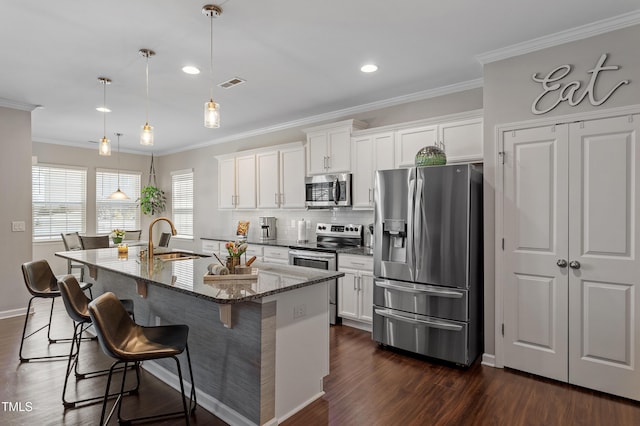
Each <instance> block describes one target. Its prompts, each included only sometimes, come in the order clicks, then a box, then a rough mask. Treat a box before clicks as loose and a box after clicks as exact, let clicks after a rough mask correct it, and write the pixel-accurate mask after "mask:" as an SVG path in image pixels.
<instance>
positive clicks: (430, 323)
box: [375, 309, 462, 331]
mask: <svg viewBox="0 0 640 426" xmlns="http://www.w3.org/2000/svg"><path fill="white" fill-rule="evenodd" d="M375 313H376V314H378V315H380V316H381V317H385V318H391V319H396V320H399V321H404V322H408V323H409V324H414V325H420V326H424V327H431V328H439V329H441V330H450V331H461V330H462V326H461V325H458V324H451V323H448V322H443V321H435V320H420V319H414V318H407V317H405V316H402V315H396V314H394V313H393V312H392V311H391V310H389V309H375Z"/></svg>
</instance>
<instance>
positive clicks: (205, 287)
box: [56, 247, 344, 425]
mask: <svg viewBox="0 0 640 426" xmlns="http://www.w3.org/2000/svg"><path fill="white" fill-rule="evenodd" d="M141 250H142V248H141V247H130V248H129V252H128V253H126V254H119V253H118V250H117V248H108V249H97V250H84V251H67V252H60V253H56V255H57V256H60V257H62V258H65V259H70V260H72V261H74V262H79V263H82V264H84V265H86V266H87V268H88V269H89V274H88V275H89V276H90V277H91V279H92V280H93V282H94V290H93V293H94V296H97V295H99V294H101V293H103V292H106V291H112V292H113V293H115V294H116V295H117V296H118V297H120V298H132V299H134V303H135V316H136V322H137V323H139V324H141V325H159V324H187V325H188V326H189V349H190V352H191V360H192V364H193V370H194V377H195V380H196V383H195V386H196V389H197V395H198V403H199V404H200V405H201V406H203V407H205V408H206V409H207V410H209V411H211V412H212V413H214V414H216V415H217V416H218V417H220V418H221V419H222V420H224V421H226V422H228V423H230V424H234V425H235V424H246V425H255V424H260V425H263V424H278V423H279V422H281V421H283V420H284V419H286V418H287V417H289V416H290V415H292V414H293V413H295V412H297V411H298V410H300V409H301V408H303V407H304V406H306V405H307V404H309V403H310V402H312V401H313V400H315V399H317V398H318V397H320V396H322V394H323V385H322V379H323V377H324V376H326V375H327V374H328V373H329V319H328V317H329V314H328V310H329V306H328V286H327V283H328V281H330V280H333V279H335V278H338V277H341V276H343V275H344V274H343V273H341V272H336V271H324V270H319V269H311V268H301V267H296V266H287V265H274V264H265V263H258V262H255V263H254V264H253V265H252V266H253V267H254V268H255V270H254V272H256V275H255V276H254V278H253V279H247V280H231V279H223V278H222V277H218V278H215V281H209V280H206V281H205V274H206V272H207V266H208V265H209V264H210V263H213V262H216V260H215V259H214V258H212V257H199V258H198V257H197V256H193V257H192V256H189V254H186V255H184V257H183V258H181V259H179V260H160V259H159V257H163V256H162V255H163V254H166V252H167V251H169V250H164V251H160V250H158V251H157V252H156V253H155V254H156V255H159V256H157V257H158V258H156V259H155V260H154V261H152V262H150V261H148V260H147V259H146V258H140V257H139V253H140V251H141ZM164 257H165V258H171V256H164ZM144 368H145V369H146V370H148V371H149V372H151V373H152V374H154V375H156V376H157V377H159V378H160V379H162V380H163V381H165V382H167V383H168V384H170V385H171V386H173V387H174V388H178V386H179V385H178V381H177V374H176V372H175V367H174V366H173V365H172V364H171V363H169V362H163V361H157V362H146V363H145V364H144Z"/></svg>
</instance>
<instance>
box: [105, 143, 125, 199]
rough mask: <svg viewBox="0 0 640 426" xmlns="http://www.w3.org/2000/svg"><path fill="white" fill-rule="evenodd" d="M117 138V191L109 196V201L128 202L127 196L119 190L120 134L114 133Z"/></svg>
mask: <svg viewBox="0 0 640 426" xmlns="http://www.w3.org/2000/svg"><path fill="white" fill-rule="evenodd" d="M116 136H118V189H117V190H116V191H115V192H113V193H112V194H111V195H109V199H110V200H128V199H129V196H128V195H127V194H125V193H124V192H122V191H121V190H120V136H122V133H116Z"/></svg>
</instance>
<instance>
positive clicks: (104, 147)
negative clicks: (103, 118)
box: [98, 113, 111, 156]
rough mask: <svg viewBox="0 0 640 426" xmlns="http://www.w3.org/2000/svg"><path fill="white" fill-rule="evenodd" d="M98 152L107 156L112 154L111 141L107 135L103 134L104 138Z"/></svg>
mask: <svg viewBox="0 0 640 426" xmlns="http://www.w3.org/2000/svg"><path fill="white" fill-rule="evenodd" d="M105 114H106V113H105ZM98 154H100V155H105V156H108V155H111V141H110V140H109V139H107V138H106V136H103V137H102V139H100V147H99V148H98Z"/></svg>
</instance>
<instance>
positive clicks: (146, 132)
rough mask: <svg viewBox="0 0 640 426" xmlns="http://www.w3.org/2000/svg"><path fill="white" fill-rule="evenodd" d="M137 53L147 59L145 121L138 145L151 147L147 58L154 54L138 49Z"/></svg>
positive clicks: (147, 67)
mask: <svg viewBox="0 0 640 426" xmlns="http://www.w3.org/2000/svg"><path fill="white" fill-rule="evenodd" d="M138 53H139V54H140V55H142V56H144V57H145V58H146V59H147V66H146V79H147V120H146V122H145V123H144V126H142V128H141V130H140V145H145V146H152V145H153V126H150V125H149V57H150V56H153V55H155V54H156V52H154V51H153V50H149V49H140V51H138Z"/></svg>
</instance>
